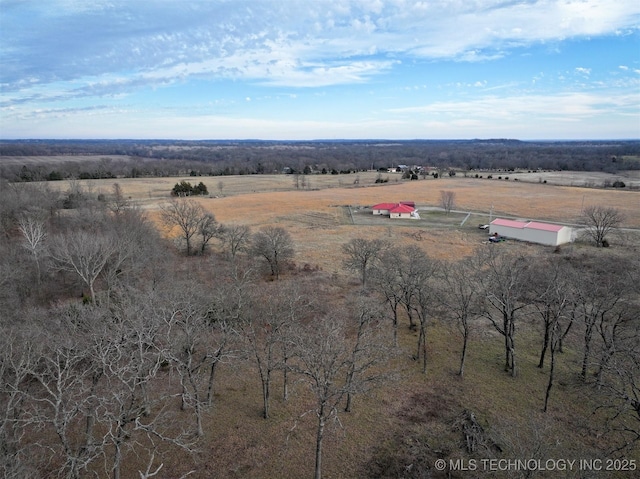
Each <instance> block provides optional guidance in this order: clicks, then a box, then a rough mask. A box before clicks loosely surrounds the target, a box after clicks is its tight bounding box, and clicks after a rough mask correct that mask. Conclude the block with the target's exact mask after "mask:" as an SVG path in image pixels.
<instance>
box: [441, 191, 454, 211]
mask: <svg viewBox="0 0 640 479" xmlns="http://www.w3.org/2000/svg"><path fill="white" fill-rule="evenodd" d="M455 205H456V192H455V191H445V190H443V191H440V206H441V207H442V209H443V210H444V211H445V213H447V214H449V213H451V210H452V209H453V208H454V207H455Z"/></svg>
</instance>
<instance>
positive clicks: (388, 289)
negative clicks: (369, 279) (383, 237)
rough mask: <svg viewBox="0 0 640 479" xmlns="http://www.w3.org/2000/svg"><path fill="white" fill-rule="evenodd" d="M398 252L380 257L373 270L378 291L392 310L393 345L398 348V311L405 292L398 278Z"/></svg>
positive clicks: (389, 252)
mask: <svg viewBox="0 0 640 479" xmlns="http://www.w3.org/2000/svg"><path fill="white" fill-rule="evenodd" d="M397 266H398V259H397V254H396V252H394V251H392V250H387V251H386V252H384V253H383V254H382V255H381V256H380V261H379V265H378V266H377V267H375V268H373V269H372V276H373V281H374V284H375V289H376V291H378V292H380V293H381V294H382V295H383V296H384V299H385V303H386V304H387V305H389V308H390V309H391V315H392V316H391V321H392V325H393V344H394V346H398V309H399V308H400V306H401V305H402V304H403V299H404V290H403V287H402V284H401V282H400V277H399V276H398V269H397Z"/></svg>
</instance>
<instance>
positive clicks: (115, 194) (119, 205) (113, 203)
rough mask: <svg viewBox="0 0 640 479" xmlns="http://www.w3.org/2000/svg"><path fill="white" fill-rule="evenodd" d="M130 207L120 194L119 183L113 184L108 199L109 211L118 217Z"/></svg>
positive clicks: (129, 203)
mask: <svg viewBox="0 0 640 479" xmlns="http://www.w3.org/2000/svg"><path fill="white" fill-rule="evenodd" d="M130 207H131V202H130V201H129V200H128V199H127V198H125V196H124V194H123V193H122V188H121V187H120V183H114V184H113V187H112V193H111V198H110V199H109V209H110V210H111V212H112V213H113V214H114V215H116V216H118V215H120V214H122V213H123V212H125V211H126V210H128V209H129V208H130Z"/></svg>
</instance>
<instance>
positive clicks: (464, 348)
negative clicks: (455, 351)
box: [458, 327, 469, 377]
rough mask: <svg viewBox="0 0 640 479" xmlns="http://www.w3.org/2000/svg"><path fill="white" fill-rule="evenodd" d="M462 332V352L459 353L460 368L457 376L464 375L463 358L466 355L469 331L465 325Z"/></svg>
mask: <svg viewBox="0 0 640 479" xmlns="http://www.w3.org/2000/svg"><path fill="white" fill-rule="evenodd" d="M464 329H465V330H464V333H463V336H462V354H461V355H460V370H459V371H458V376H460V377H463V376H464V360H465V359H466V357H467V343H468V341H469V331H468V329H467V328H466V327H465V328H464Z"/></svg>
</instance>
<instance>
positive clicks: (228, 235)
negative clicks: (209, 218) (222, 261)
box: [218, 224, 251, 260]
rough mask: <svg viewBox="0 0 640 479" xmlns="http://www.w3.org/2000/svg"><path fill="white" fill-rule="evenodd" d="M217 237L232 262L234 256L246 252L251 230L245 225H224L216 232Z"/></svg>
mask: <svg viewBox="0 0 640 479" xmlns="http://www.w3.org/2000/svg"><path fill="white" fill-rule="evenodd" d="M218 237H219V238H220V240H221V241H222V244H223V246H224V247H225V248H227V251H228V253H229V255H230V256H231V259H232V260H234V259H235V258H236V255H237V254H238V253H240V252H241V251H246V250H247V249H248V247H249V242H250V240H251V228H250V227H249V226H247V225H238V224H226V225H221V226H220V228H219V230H218Z"/></svg>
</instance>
